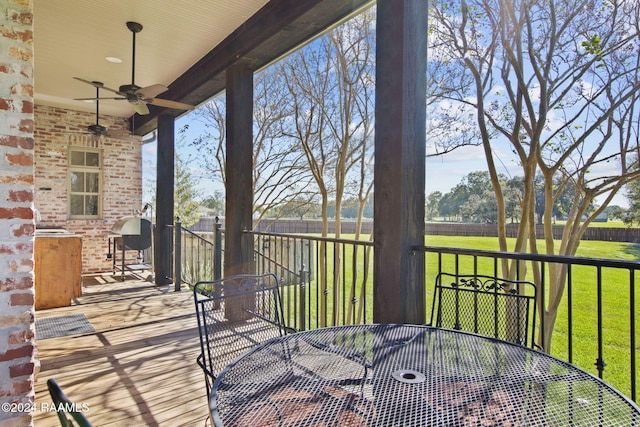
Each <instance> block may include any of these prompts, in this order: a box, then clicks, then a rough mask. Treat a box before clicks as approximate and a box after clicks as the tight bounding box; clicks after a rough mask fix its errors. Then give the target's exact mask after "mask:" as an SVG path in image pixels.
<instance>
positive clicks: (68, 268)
mask: <svg viewBox="0 0 640 427" xmlns="http://www.w3.org/2000/svg"><path fill="white" fill-rule="evenodd" d="M34 258H35V265H34V276H35V277H34V281H35V306H36V310H41V309H45V308H54V307H66V306H69V305H71V300H72V299H73V298H76V297H79V296H81V295H82V279H81V272H82V238H81V237H80V236H78V235H75V234H73V233H69V232H67V231H66V230H56V231H55V232H53V231H50V230H42V231H40V230H37V231H36V236H35V247H34Z"/></svg>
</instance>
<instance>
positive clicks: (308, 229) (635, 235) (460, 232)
mask: <svg viewBox="0 0 640 427" xmlns="http://www.w3.org/2000/svg"><path fill="white" fill-rule="evenodd" d="M220 222H221V223H222V224H223V228H224V218H220ZM214 224H215V218H200V221H199V222H198V223H196V224H194V225H193V226H191V227H189V229H190V230H191V231H195V232H203V231H213V229H214ZM341 229H342V233H343V234H355V232H356V222H355V221H346V220H345V221H342V222H341ZM563 229H564V227H563V226H562V225H554V226H553V237H554V238H555V239H558V240H559V239H561V238H562V231H563ZM372 230H373V222H372V221H366V222H363V223H362V230H361V232H362V233H363V234H370V233H371V232H372ZM254 231H261V232H270V233H290V234H320V233H321V232H322V221H320V220H296V219H277V220H274V219H263V220H261V221H260V222H258V223H256V224H255V225H254ZM516 232H517V224H508V225H507V237H515V236H516ZM329 233H331V234H333V233H335V221H329ZM426 234H427V235H433V236H484V237H497V236H498V229H497V227H496V225H495V224H460V223H433V222H429V223H427V224H426ZM537 235H538V236H542V235H543V230H542V226H538V229H537ZM582 240H601V241H610V242H630V243H640V228H607V227H591V228H589V229H588V230H587V231H586V232H585V234H584V236H582Z"/></svg>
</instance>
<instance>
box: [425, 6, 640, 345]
mask: <svg viewBox="0 0 640 427" xmlns="http://www.w3.org/2000/svg"><path fill="white" fill-rule="evenodd" d="M639 8H640V2H637V1H635V0H577V1H576V0H557V1H552V2H550V1H544V0H532V1H502V0H454V1H448V0H434V1H433V2H432V3H431V14H430V16H431V19H432V25H431V35H432V39H431V41H430V43H431V45H432V46H434V47H435V48H437V49H439V56H438V58H440V60H441V61H443V62H446V63H447V66H448V67H450V68H452V69H454V70H456V72H455V75H464V76H465V78H462V79H459V80H457V81H454V82H452V83H453V84H452V86H451V90H449V91H442V93H443V95H442V102H445V101H446V102H448V103H452V104H454V105H459V106H461V108H462V107H463V106H466V107H470V108H471V109H472V110H473V111H474V112H475V120H476V123H477V125H476V129H475V130H474V132H479V134H480V139H481V142H482V146H483V148H484V153H485V157H486V161H487V169H488V172H489V174H490V176H491V183H492V187H493V191H494V193H495V195H496V204H497V209H498V232H499V238H498V241H499V246H500V250H501V251H507V250H508V245H507V239H506V228H505V226H506V208H505V204H506V202H505V195H504V192H503V189H502V187H501V185H500V179H499V177H498V173H497V167H496V164H497V163H498V161H499V159H498V158H497V157H496V153H495V151H494V147H495V146H496V145H497V144H502V145H504V146H505V147H508V149H509V151H511V152H513V153H514V155H515V157H516V159H517V162H518V164H519V165H520V167H521V168H522V177H523V189H522V205H521V206H522V213H521V217H520V221H519V225H518V232H517V237H516V239H515V243H514V245H513V248H512V250H513V251H515V252H524V251H529V252H531V253H539V252H542V253H547V254H559V255H575V253H576V250H577V248H578V245H579V244H580V239H581V237H582V235H583V233H584V231H585V230H586V229H587V227H588V225H589V224H590V223H591V221H593V219H594V218H595V217H596V216H597V215H599V214H600V213H601V212H602V211H603V210H604V209H605V207H606V206H607V205H608V204H609V202H610V201H611V199H612V198H613V197H614V196H615V194H616V193H617V192H618V191H619V190H620V189H621V188H622V187H623V186H624V185H626V184H627V183H629V182H631V181H632V180H634V179H636V178H637V177H638V175H639V174H640V172H639V171H638V170H637V169H634V168H633V167H632V164H633V160H632V158H633V155H632V154H633V153H636V152H637V150H638V139H639V138H638V126H639V124H638V112H637V108H638V96H639V95H640V92H639V91H638V89H640V79H639V64H640V56H639V55H638V49H639V47H640V37H639V33H640V32H639ZM467 78H468V79H470V80H471V81H472V84H470V85H465V84H464V83H465V82H467V81H469V80H467ZM461 82H462V84H461ZM436 115H437V112H436ZM455 137H456V135H454V140H455ZM604 167H606V168H607V169H608V170H607V171H606V172H605V173H602V174H595V173H594V171H596V170H598V169H602V168H604ZM538 173H540V174H541V176H542V186H543V189H544V196H545V197H544V209H543V214H542V218H543V236H541V237H543V238H544V243H543V245H542V247H539V246H538V243H537V238H538V236H537V235H536V227H535V224H536V222H535V217H536V214H535V213H536V209H535V206H536V197H535V196H536V188H535V187H536V186H535V178H536V175H537V174H538ZM569 185H573V187H574V189H575V193H574V194H573V197H572V200H571V207H570V209H569V210H568V212H567V220H566V221H567V222H566V225H565V228H564V234H563V236H562V239H561V241H560V242H559V243H556V242H555V241H554V239H553V230H552V222H553V221H552V218H553V206H554V201H555V200H556V196H557V195H560V194H563V193H564V191H563V190H564V189H565V188H567V186H569ZM600 196H601V197H602V199H603V202H602V204H601V205H600V206H599V207H598V208H596V209H591V208H592V207H593V201H594V199H595V198H596V197H600ZM531 268H532V270H533V277H534V280H535V281H536V282H538V283H541V278H542V272H541V271H540V269H539V265H538V264H537V263H532V265H531ZM502 269H503V274H505V276H507V277H509V276H514V275H515V265H509V264H507V263H506V262H505V263H504V264H503V265H502ZM566 274H567V269H566V266H559V265H555V264H550V265H549V274H548V275H546V278H547V280H546V282H547V284H548V291H547V293H546V296H547V299H546V300H545V301H542V300H540V301H538V307H539V309H540V310H541V315H542V316H544V322H545V323H544V324H545V330H544V331H541V333H542V334H543V335H541V336H539V337H538V341H539V343H540V344H541V345H542V346H543V348H545V350H547V351H549V349H550V346H551V336H552V332H553V328H554V325H555V321H556V316H557V310H558V307H559V304H560V301H561V299H562V295H563V293H564V288H565V283H566Z"/></svg>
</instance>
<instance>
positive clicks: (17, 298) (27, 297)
mask: <svg viewBox="0 0 640 427" xmlns="http://www.w3.org/2000/svg"><path fill="white" fill-rule="evenodd" d="M33 303H34V300H33V294H26V293H20V294H11V297H10V299H9V304H10V305H11V306H13V307H15V306H31V305H33Z"/></svg>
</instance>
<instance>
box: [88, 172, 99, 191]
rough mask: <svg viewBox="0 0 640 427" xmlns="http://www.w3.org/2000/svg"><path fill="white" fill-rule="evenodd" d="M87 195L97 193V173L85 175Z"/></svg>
mask: <svg viewBox="0 0 640 427" xmlns="http://www.w3.org/2000/svg"><path fill="white" fill-rule="evenodd" d="M86 176H87V189H86V192H87V193H97V192H98V189H99V188H100V187H99V185H98V184H99V178H98V176H99V175H98V174H97V173H87V174H86Z"/></svg>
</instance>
